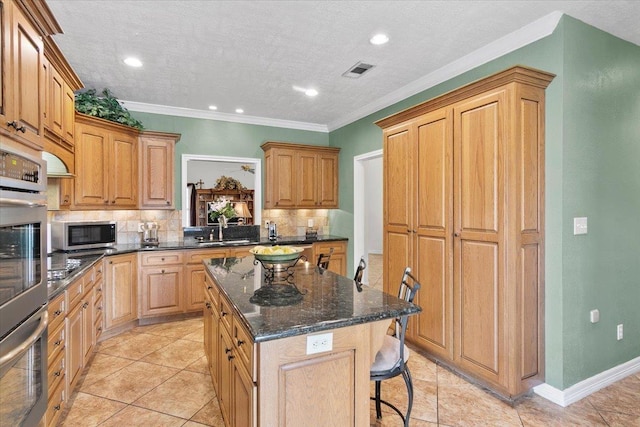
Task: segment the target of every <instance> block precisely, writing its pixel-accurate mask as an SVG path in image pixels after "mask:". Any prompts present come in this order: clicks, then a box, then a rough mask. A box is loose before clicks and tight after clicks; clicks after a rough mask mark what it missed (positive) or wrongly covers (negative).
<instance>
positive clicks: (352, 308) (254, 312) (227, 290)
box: [204, 257, 421, 342]
mask: <svg viewBox="0 0 640 427" xmlns="http://www.w3.org/2000/svg"><path fill="white" fill-rule="evenodd" d="M204 263H205V266H206V267H207V269H208V271H209V272H210V273H211V275H212V276H213V278H214V280H215V282H216V283H217V284H218V285H219V287H220V289H221V292H222V293H224V294H225V295H226V296H227V298H228V299H229V301H230V302H231V304H232V305H233V306H234V308H235V310H236V311H237V312H238V313H239V314H241V319H242V320H243V321H244V323H245V326H246V327H247V330H248V331H249V333H250V334H251V335H252V337H253V339H254V342H262V341H269V340H274V339H279V338H285V337H289V336H295V335H304V334H308V333H312V332H319V331H323V330H328V329H334V328H340V327H346V326H351V325H356V324H362V323H369V322H374V321H378V320H384V319H391V318H393V317H396V316H400V315H404V314H415V313H418V312H420V311H421V308H420V307H418V306H416V305H414V304H410V303H407V302H406V301H403V300H401V299H398V298H397V297H395V296H393V295H389V294H386V293H384V292H382V291H379V290H377V289H373V288H370V287H368V286H363V287H362V291H358V289H357V288H356V286H355V283H354V281H353V280H352V279H350V278H348V277H345V276H341V275H338V274H335V273H333V272H331V271H328V270H325V271H321V270H320V269H319V268H318V267H316V266H315V265H314V264H313V263H309V262H302V261H300V262H299V263H298V266H297V267H296V268H294V269H292V270H291V271H292V275H291V276H290V278H289V282H293V283H294V284H295V287H296V288H297V289H298V290H299V291H300V293H301V294H302V295H301V298H300V297H298V298H297V299H299V301H296V298H295V297H294V298H292V301H291V302H290V305H281V306H274V305H269V304H270V302H269V301H268V299H267V301H266V302H265V301H263V302H260V303H254V302H252V301H254V300H255V299H252V297H253V296H254V292H255V291H256V290H259V289H260V290H261V291H262V290H265V289H267V290H268V289H270V288H272V289H273V288H275V289H284V288H285V287H289V288H290V285H283V284H271V285H269V284H268V281H267V280H266V279H265V275H264V271H265V268H264V267H263V266H262V265H261V264H260V263H258V264H257V265H254V258H253V257H243V258H226V259H210V260H207V261H204ZM285 300H286V299H285ZM276 303H283V302H282V301H281V302H276Z"/></svg>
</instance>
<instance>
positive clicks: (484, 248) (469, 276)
mask: <svg viewBox="0 0 640 427" xmlns="http://www.w3.org/2000/svg"><path fill="white" fill-rule="evenodd" d="M461 246H462V248H461V257H460V264H461V266H460V270H461V274H460V286H459V290H460V296H459V298H460V300H459V307H458V308H459V310H457V311H458V313H459V316H460V330H459V334H458V342H459V343H460V345H459V347H458V356H459V357H460V359H461V360H460V361H461V362H462V365H463V366H464V365H469V366H471V368H473V369H474V370H476V371H478V368H480V370H481V371H482V372H483V374H484V375H485V376H487V375H488V376H493V375H496V376H497V374H498V373H499V360H498V355H499V344H500V338H499V337H500V332H501V326H502V325H501V324H500V315H499V314H500V310H501V307H500V297H501V292H500V286H499V272H498V269H499V262H498V245H497V244H494V243H485V242H473V241H463V242H462V244H461Z"/></svg>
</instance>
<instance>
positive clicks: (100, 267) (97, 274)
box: [93, 261, 104, 283]
mask: <svg viewBox="0 0 640 427" xmlns="http://www.w3.org/2000/svg"><path fill="white" fill-rule="evenodd" d="M93 268H94V273H95V274H94V280H95V282H96V283H98V282H100V281H102V273H103V272H104V265H103V261H98V263H97V264H96V265H95V266H94V267H93Z"/></svg>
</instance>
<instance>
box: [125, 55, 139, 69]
mask: <svg viewBox="0 0 640 427" xmlns="http://www.w3.org/2000/svg"><path fill="white" fill-rule="evenodd" d="M124 63H125V64H127V65H128V66H130V67H136V68H138V67H142V61H140V60H139V59H138V58H134V57H133V56H130V57H128V58H125V60H124Z"/></svg>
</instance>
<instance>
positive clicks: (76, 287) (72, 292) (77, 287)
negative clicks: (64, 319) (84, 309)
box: [65, 277, 84, 312]
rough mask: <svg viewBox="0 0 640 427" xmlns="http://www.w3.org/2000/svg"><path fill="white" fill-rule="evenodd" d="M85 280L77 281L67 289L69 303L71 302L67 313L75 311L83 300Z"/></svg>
mask: <svg viewBox="0 0 640 427" xmlns="http://www.w3.org/2000/svg"><path fill="white" fill-rule="evenodd" d="M83 279H84V278H83V277H81V278H80V279H77V280H75V281H74V282H73V283H72V284H70V285H69V286H68V287H67V290H66V291H65V292H66V294H67V301H68V302H69V307H68V308H67V312H70V311H71V310H73V309H74V308H75V307H76V305H78V303H79V302H80V300H81V299H82V295H83V287H84V286H83V285H84V280H83Z"/></svg>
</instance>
